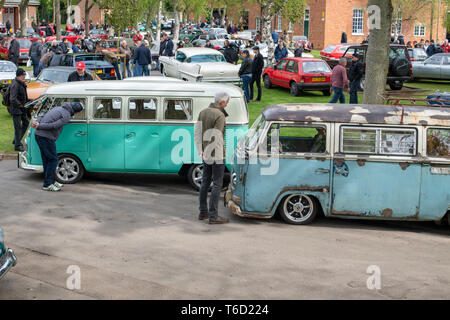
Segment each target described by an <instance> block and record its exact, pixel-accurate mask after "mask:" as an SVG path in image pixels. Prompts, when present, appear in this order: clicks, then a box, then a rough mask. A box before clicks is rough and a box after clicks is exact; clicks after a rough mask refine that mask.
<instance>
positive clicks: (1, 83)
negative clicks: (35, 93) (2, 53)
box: [0, 60, 31, 88]
mask: <svg viewBox="0 0 450 320" xmlns="http://www.w3.org/2000/svg"><path fill="white" fill-rule="evenodd" d="M16 71H17V66H16V65H15V64H14V63H12V62H11V61H3V60H2V61H0V88H6V87H8V86H9V85H10V84H11V82H12V81H13V80H14V79H15V78H16ZM30 79H31V78H30V75H29V74H28V72H27V74H26V75H25V82H26V83H28V82H30Z"/></svg>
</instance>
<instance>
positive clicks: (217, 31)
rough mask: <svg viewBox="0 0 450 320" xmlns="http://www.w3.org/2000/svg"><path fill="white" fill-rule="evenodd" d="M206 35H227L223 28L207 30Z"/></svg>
mask: <svg viewBox="0 0 450 320" xmlns="http://www.w3.org/2000/svg"><path fill="white" fill-rule="evenodd" d="M208 33H214V34H228V32H227V30H226V29H225V28H211V29H209V30H208Z"/></svg>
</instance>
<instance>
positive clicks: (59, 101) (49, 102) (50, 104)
mask: <svg viewBox="0 0 450 320" xmlns="http://www.w3.org/2000/svg"><path fill="white" fill-rule="evenodd" d="M66 102H68V103H74V102H80V103H81V104H82V105H83V107H84V109H83V111H81V112H78V113H76V114H75V115H74V116H73V117H72V119H74V120H86V99H85V98H74V97H71V98H60V97H47V98H46V99H45V100H43V105H42V107H41V108H40V109H39V113H38V116H39V117H40V116H43V115H44V114H46V113H47V111H49V110H50V109H52V108H54V107H60V106H62V105H63V104H64V103H66Z"/></svg>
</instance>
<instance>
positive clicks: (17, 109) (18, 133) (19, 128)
mask: <svg viewBox="0 0 450 320" xmlns="http://www.w3.org/2000/svg"><path fill="white" fill-rule="evenodd" d="M25 77H26V72H25V70H23V69H22V68H18V69H17V71H16V78H15V79H14V80H13V82H12V83H11V86H10V87H9V101H10V106H11V111H10V112H11V115H12V118H13V122H14V140H13V142H12V143H13V144H14V150H16V151H23V150H24V149H23V145H22V142H21V141H22V138H23V136H24V135H25V132H26V131H27V128H28V124H29V123H30V122H29V121H28V112H27V110H26V109H25V108H24V106H25V104H26V103H27V102H28V101H29V99H28V95H27V85H26V83H25Z"/></svg>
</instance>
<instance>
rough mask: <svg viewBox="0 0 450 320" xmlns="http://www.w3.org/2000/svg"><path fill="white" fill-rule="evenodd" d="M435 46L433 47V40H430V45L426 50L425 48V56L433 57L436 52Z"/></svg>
mask: <svg viewBox="0 0 450 320" xmlns="http://www.w3.org/2000/svg"><path fill="white" fill-rule="evenodd" d="M435 51H436V46H435V44H434V40H431V41H430V45H429V46H428V48H427V51H426V52H427V55H428V56H429V57H431V56H432V55H434V54H435V53H436V52H435Z"/></svg>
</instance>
